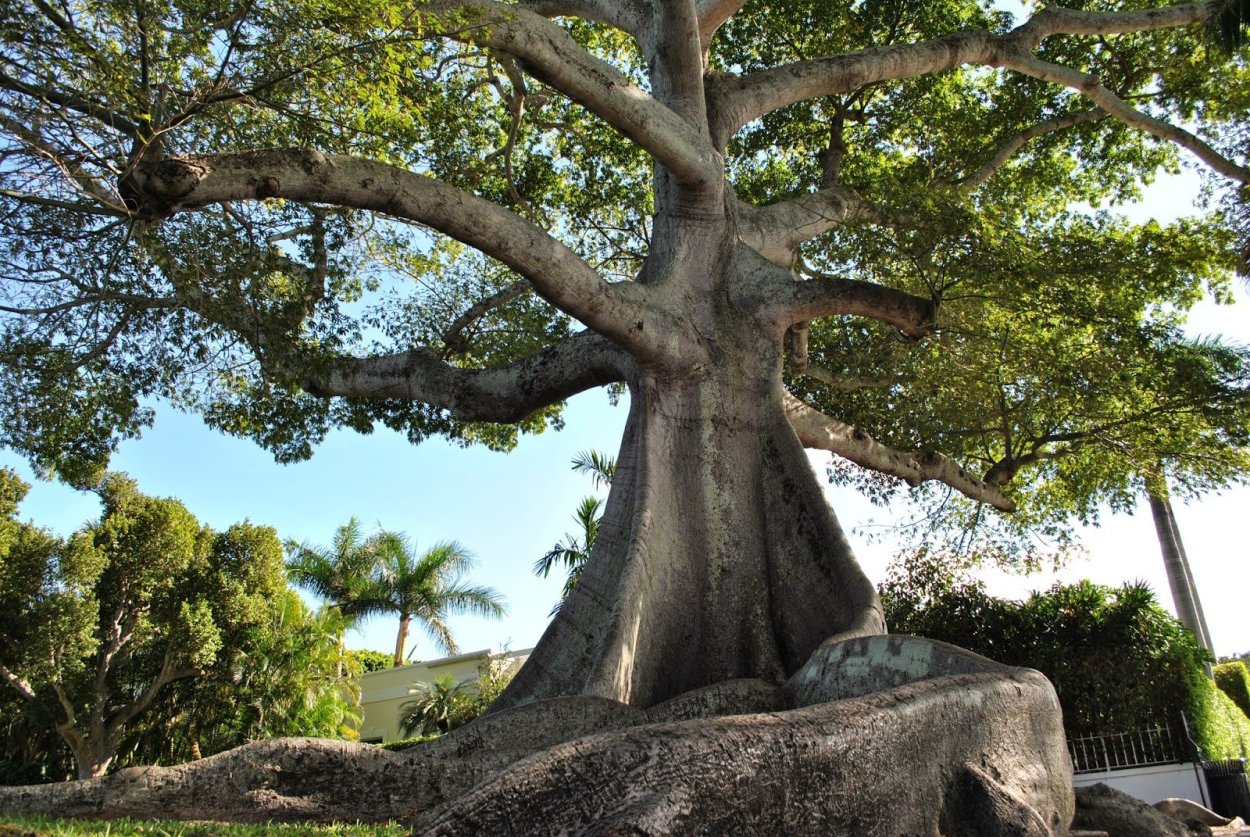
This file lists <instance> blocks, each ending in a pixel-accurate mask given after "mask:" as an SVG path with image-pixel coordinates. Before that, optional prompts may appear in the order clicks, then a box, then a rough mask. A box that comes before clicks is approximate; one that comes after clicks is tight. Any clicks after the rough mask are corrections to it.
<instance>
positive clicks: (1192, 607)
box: [1146, 476, 1215, 676]
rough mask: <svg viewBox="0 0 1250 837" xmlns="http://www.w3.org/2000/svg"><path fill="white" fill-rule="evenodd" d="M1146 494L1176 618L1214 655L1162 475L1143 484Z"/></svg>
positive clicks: (1187, 557)
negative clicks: (1145, 486) (1145, 484)
mask: <svg viewBox="0 0 1250 837" xmlns="http://www.w3.org/2000/svg"><path fill="white" fill-rule="evenodd" d="M1146 497H1147V499H1148V500H1149V502H1150V514H1151V516H1152V517H1153V518H1154V524H1155V534H1156V535H1157V536H1158V538H1159V550H1160V551H1161V552H1162V553H1163V566H1164V569H1165V570H1166V571H1167V576H1168V587H1170V588H1171V590H1172V603H1173V605H1174V608H1175V610H1176V618H1177V619H1179V620H1180V622H1181V624H1182V625H1184V626H1185V627H1186V628H1188V629H1189V631H1190V633H1192V634H1193V635H1194V637H1195V638H1196V639H1197V640H1198V644H1199V645H1201V646H1202V647H1203V648H1205V649H1206V650H1207V651H1208V652H1209V653H1211V654H1212V656H1214V654H1215V651H1214V647H1213V646H1212V644H1211V632H1210V630H1209V629H1208V628H1207V618H1206V614H1205V613H1203V610H1202V601H1201V600H1200V599H1199V598H1198V588H1197V587H1196V586H1195V585H1194V577H1193V574H1192V573H1191V572H1190V569H1189V556H1188V555H1186V554H1185V545H1184V544H1183V543H1182V542H1181V532H1180V529H1179V527H1177V525H1176V516H1175V515H1174V514H1173V513H1172V498H1171V496H1170V495H1169V493H1168V487H1167V483H1166V482H1165V481H1164V479H1163V477H1161V476H1159V477H1157V478H1156V480H1155V481H1153V482H1148V483H1147V488H1146ZM1206 669H1207V675H1208V676H1210V675H1211V665H1210V663H1207V664H1206Z"/></svg>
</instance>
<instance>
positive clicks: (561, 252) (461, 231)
mask: <svg viewBox="0 0 1250 837" xmlns="http://www.w3.org/2000/svg"><path fill="white" fill-rule="evenodd" d="M121 190H122V192H123V194H124V195H125V196H126V198H127V200H128V202H129V203H130V204H131V205H132V206H133V207H134V209H135V212H136V214H137V215H139V216H140V217H147V218H154V219H156V218H162V217H166V216H168V215H170V214H172V213H174V212H177V211H179V210H182V209H191V208H197V207H204V206H208V205H211V204H217V203H223V202H227V201H242V200H264V199H268V198H286V199H288V200H296V201H304V202H312V203H326V204H331V205H335V206H341V207H348V208H352V209H366V210H372V211H375V212H382V213H386V214H388V215H393V216H395V217H398V218H403V219H406V220H409V221H415V222H418V223H421V224H425V225H427V226H430V227H432V228H434V229H436V230H439V231H441V232H443V233H446V234H447V235H449V236H451V237H452V238H455V239H457V240H459V241H462V242H464V243H465V244H468V245H470V246H472V247H475V248H477V249H478V250H481V251H482V252H483V253H485V254H487V255H488V256H492V257H493V258H496V259H498V260H499V261H501V262H503V263H504V264H506V265H508V266H509V267H511V268H512V269H513V270H515V271H516V272H517V273H519V274H521V275H522V276H524V277H525V278H526V279H528V280H529V281H530V282H531V283H532V284H533V286H534V289H535V290H536V291H537V292H538V293H539V295H540V296H542V297H543V298H544V299H546V300H547V301H549V302H550V303H551V304H552V305H555V306H556V307H557V308H559V309H561V310H562V311H564V312H566V313H568V314H570V315H572V316H573V317H576V318H577V319H579V320H581V321H582V322H583V323H585V324H586V325H588V326H590V327H591V328H593V329H594V330H595V331H597V332H599V333H601V334H605V335H607V336H609V337H611V338H613V339H615V340H617V341H618V342H619V343H621V344H622V345H625V346H628V347H629V348H630V349H631V351H634V352H635V353H636V354H638V356H639V357H640V358H643V359H646V360H655V361H661V362H662V361H664V360H666V359H669V358H673V357H678V356H680V355H681V348H680V346H681V345H688V344H689V342H690V337H689V335H687V334H686V330H687V328H688V327H687V326H684V325H683V324H681V323H680V322H679V321H677V320H676V319H675V318H673V317H672V316H671V315H670V314H669V313H668V312H666V311H664V310H662V309H659V308H658V307H656V306H654V305H652V304H651V303H649V302H648V297H647V296H646V290H645V289H644V288H642V287H640V286H637V285H635V284H634V283H628V282H627V283H620V284H615V285H612V284H609V283H607V282H605V281H604V280H603V278H602V277H601V276H600V275H599V274H598V272H597V271H595V270H594V268H592V267H591V266H590V265H588V264H587V263H586V262H585V261H583V260H582V259H581V258H580V257H579V256H578V255H577V254H576V253H574V252H573V251H572V250H570V249H569V248H568V247H566V246H565V245H564V244H562V243H560V242H559V241H557V240H556V239H555V238H553V237H552V236H550V235H548V234H547V233H546V232H544V231H543V230H541V229H540V228H538V227H536V226H534V225H533V224H531V223H530V222H529V221H526V220H525V219H524V218H521V217H520V216H518V215H516V214H515V213H512V212H510V211H508V210H507V209H505V208H503V207H500V206H498V205H497V204H494V203H491V202H490V201H487V200H484V199H482V198H479V197H476V196H475V195H472V194H470V193H468V192H465V191H462V190H460V189H457V188H455V187H453V186H449V185H447V184H446V183H442V182H440V181H438V180H434V179H432V178H429V177H425V176H422V175H419V174H413V173H412V172H409V171H407V170H404V169H400V168H396V167H394V166H389V165H386V164H383V163H378V162H374V161H371V160H362V159H358V158H355V157H346V156H328V155H324V154H321V153H320V152H318V151H312V150H302V149H275V150H269V151H247V152H239V153H235V154H221V155H206V156H198V157H185V158H177V159H173V158H171V159H166V160H162V161H159V162H154V163H140V164H138V165H137V166H136V167H135V168H134V170H133V172H132V173H131V174H130V175H129V176H128V177H127V178H125V179H124V180H123V182H122V184H121Z"/></svg>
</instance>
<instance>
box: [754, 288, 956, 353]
mask: <svg viewBox="0 0 1250 837" xmlns="http://www.w3.org/2000/svg"><path fill="white" fill-rule="evenodd" d="M770 304H771V305H772V306H774V307H775V310H777V311H778V312H781V313H780V314H779V316H778V318H779V319H781V320H782V321H783V322H784V323H785V324H786V325H791V324H793V323H797V322H800V321H803V320H814V319H816V318H817V317H828V316H835V315H844V316H856V317H868V318H869V319H873V320H877V321H879V322H883V323H887V324H889V325H892V326H894V327H895V328H897V329H898V330H899V331H901V332H902V333H903V334H905V335H907V336H908V337H911V338H913V339H916V340H919V339H921V338H923V337H927V336H928V335H929V334H931V333H932V332H933V326H934V315H935V313H936V306H935V305H934V303H933V301H932V300H930V299H925V298H924V297H920V296H916V295H915V294H909V293H906V292H905V291H899V290H895V289H894V288H887V287H885V286H884V285H878V284H875V283H873V282H861V281H858V280H855V279H840V278H837V277H834V276H827V277H823V278H820V279H808V280H805V281H802V282H791V283H789V284H786V285H783V286H781V287H779V288H777V289H776V291H775V292H774V294H773V297H772V299H771V301H770Z"/></svg>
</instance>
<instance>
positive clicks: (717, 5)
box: [697, 0, 746, 52]
mask: <svg viewBox="0 0 1250 837" xmlns="http://www.w3.org/2000/svg"><path fill="white" fill-rule="evenodd" d="M745 5H746V0H699V2H698V4H697V8H698V13H699V39H700V40H701V41H702V42H703V51H704V52H707V50H708V47H709V46H710V45H711V43H712V36H713V35H715V34H716V30H717V29H719V28H720V27H721V24H723V23H724V22H725V21H727V20H729V18H731V17H733V16H734V14H735V13H736V12H737V11H738V10H739V9H741V8H742V7H743V6H745Z"/></svg>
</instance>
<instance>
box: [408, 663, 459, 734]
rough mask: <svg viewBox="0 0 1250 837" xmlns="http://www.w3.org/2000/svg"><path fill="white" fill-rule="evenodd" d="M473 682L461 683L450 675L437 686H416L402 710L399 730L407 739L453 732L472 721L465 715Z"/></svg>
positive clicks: (421, 684)
mask: <svg viewBox="0 0 1250 837" xmlns="http://www.w3.org/2000/svg"><path fill="white" fill-rule="evenodd" d="M471 682H472V681H468V680H466V681H465V682H463V683H457V682H456V679H455V678H454V677H452V676H451V675H450V674H444V675H443V676H441V677H435V678H434V682H433V683H416V684H414V685H413V687H412V688H411V689H409V690H408V694H410V695H412V697H411V698H409V699H408V700H406V701H404V702H403V703H402V704H401V705H400V707H399V728H400V731H401V732H402V733H403V734H404V736H405V737H409V736H412V735H427V734H429V733H432V732H437V733H445V732H451V730H453V729H455V728H456V727H457V726H460V723H461V722H463V721H465V720H468V715H469V714H470V713H468V712H465V711H464V710H465V708H466V707H467V705H468V704H470V703H472V699H471V698H470V697H469V696H468V695H467V694H466V693H465V691H466V689H467V688H468V687H469V686H470V685H471Z"/></svg>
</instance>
